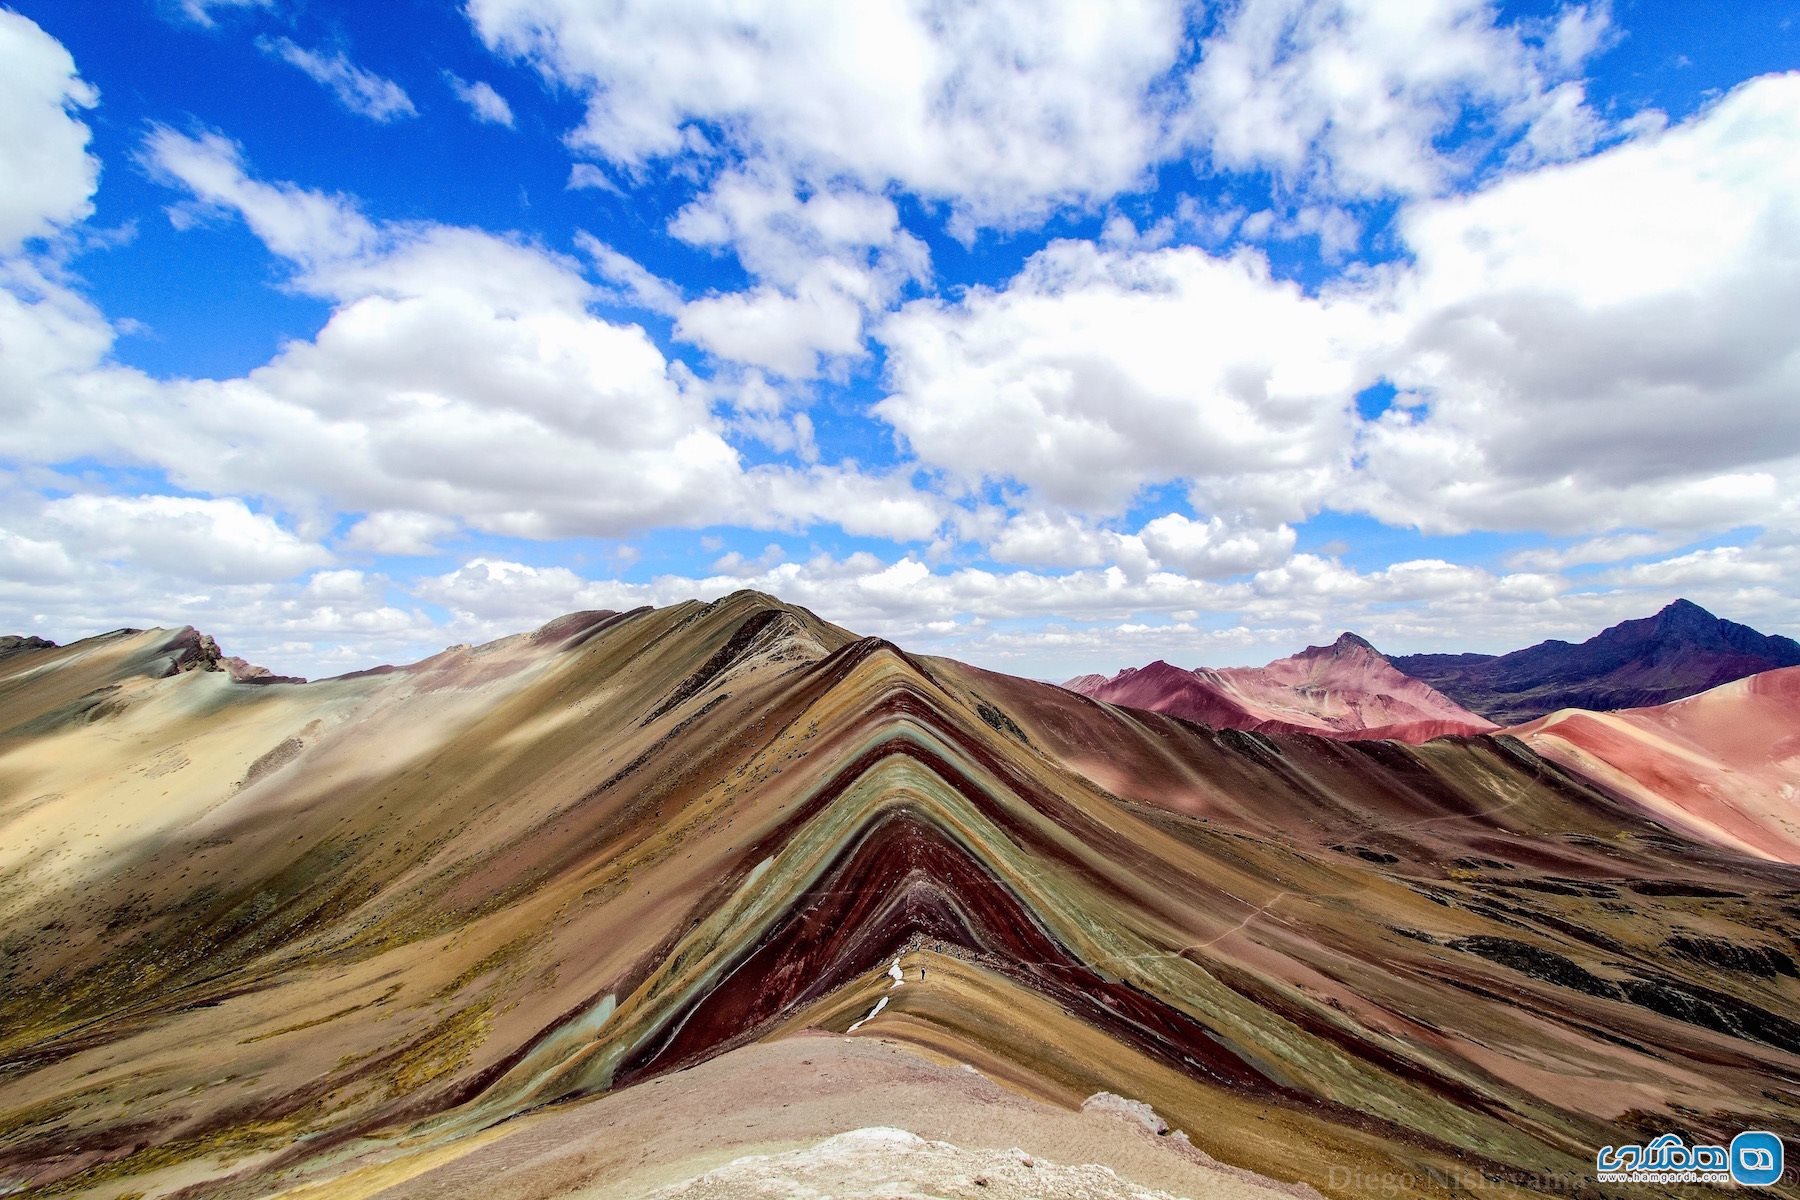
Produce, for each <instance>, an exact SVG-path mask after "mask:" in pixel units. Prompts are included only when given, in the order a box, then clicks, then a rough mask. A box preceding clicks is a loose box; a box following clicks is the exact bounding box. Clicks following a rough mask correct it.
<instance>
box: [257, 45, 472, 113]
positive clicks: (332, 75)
mask: <svg viewBox="0 0 1800 1200" xmlns="http://www.w3.org/2000/svg"><path fill="white" fill-rule="evenodd" d="M256 45H257V47H258V49H260V50H262V52H263V53H265V54H270V55H273V56H275V57H276V58H279V59H281V61H283V62H285V63H287V64H288V65H289V66H292V67H297V68H299V69H300V71H301V72H303V73H304V74H305V75H306V76H307V77H308V78H310V79H311V80H312V81H313V82H314V83H316V84H318V85H319V86H320V87H322V88H324V89H325V90H327V91H329V92H330V93H331V94H332V95H333V96H336V97H337V101H338V103H339V104H342V105H343V106H344V107H345V108H347V109H349V110H350V111H351V112H353V113H358V114H360V115H362V116H365V117H367V118H369V119H370V120H371V121H380V122H383V123H386V122H389V121H396V120H399V119H400V118H401V117H416V116H418V115H419V110H418V109H416V108H414V107H413V102H412V97H411V96H408V95H407V94H406V89H404V88H402V87H401V86H400V85H399V84H397V83H395V82H394V81H393V80H391V79H387V78H384V77H383V76H380V75H377V74H375V73H374V72H372V71H365V70H364V69H363V68H361V67H359V66H357V65H356V64H355V63H353V62H351V61H350V57H349V56H348V55H347V54H345V53H344V52H343V51H342V50H334V51H332V52H331V53H329V54H325V53H322V52H320V51H317V50H308V49H307V48H306V47H304V46H301V45H299V44H297V43H295V42H294V41H293V40H292V39H291V38H285V37H277V38H271V37H259V38H257V39H256ZM495 99H499V97H497V96H496V97H495ZM501 103H502V104H504V103H505V102H504V101H501Z"/></svg>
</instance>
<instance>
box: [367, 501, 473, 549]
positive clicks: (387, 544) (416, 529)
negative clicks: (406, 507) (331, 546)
mask: <svg viewBox="0 0 1800 1200" xmlns="http://www.w3.org/2000/svg"><path fill="white" fill-rule="evenodd" d="M455 530H456V522H455V521H453V520H451V519H450V518H448V517H443V516H439V515H437V514H435V513H421V512H400V511H392V510H390V511H386V512H372V513H370V514H368V515H367V516H365V517H363V518H362V519H361V520H359V521H357V522H356V523H355V524H354V525H352V526H351V527H350V528H349V529H348V530H346V531H345V532H344V543H343V544H344V546H345V547H346V548H347V549H350V550H364V551H367V552H369V553H371V554H436V553H437V552H438V548H437V546H436V545H435V543H436V541H437V539H439V538H441V537H445V536H447V535H448V534H450V533H453V532H455Z"/></svg>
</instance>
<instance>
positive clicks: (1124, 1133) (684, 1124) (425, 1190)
mask: <svg viewBox="0 0 1800 1200" xmlns="http://www.w3.org/2000/svg"><path fill="white" fill-rule="evenodd" d="M1155 1123H1156V1121H1155V1118H1154V1117H1153V1116H1152V1115H1151V1114H1150V1112H1149V1110H1148V1109H1147V1108H1143V1107H1141V1106H1136V1105H1133V1104H1131V1103H1128V1102H1121V1101H1120V1100H1119V1099H1118V1098H1111V1097H1108V1098H1103V1099H1097V1100H1094V1101H1090V1102H1089V1103H1088V1104H1087V1105H1085V1106H1084V1107H1083V1108H1082V1109H1080V1110H1075V1111H1071V1110H1069V1109H1067V1108H1063V1107H1060V1106H1057V1105H1053V1104H1049V1103H1046V1102H1043V1101H1040V1100H1036V1099H1033V1098H1031V1097H1028V1096H1025V1095H1022V1094H1020V1093H1018V1092H1015V1091H1013V1090H1011V1089H1009V1088H1007V1087H1004V1086H1002V1085H1000V1084H998V1083H996V1082H994V1081H993V1080H992V1079H990V1078H988V1077H987V1076H986V1075H984V1074H982V1073H981V1072H979V1071H977V1070H975V1069H974V1068H973V1067H971V1066H969V1065H967V1064H960V1063H953V1062H949V1061H946V1060H941V1059H939V1058H938V1057H937V1056H935V1055H930V1054H928V1053H925V1052H921V1051H919V1050H917V1049H914V1048H912V1047H909V1046H904V1045H901V1044H898V1043H896V1042H894V1041H890V1040H888V1039H884V1038H880V1037H869V1036H858V1037H841V1036H838V1035H834V1034H824V1033H803V1034H799V1035H797V1036H793V1037H788V1038H783V1039H781V1040H779V1041H776V1042H768V1043H761V1044H757V1045H752V1046H746V1047H744V1048H742V1049H739V1050H734V1051H732V1052H731V1053H729V1054H725V1055H722V1056H720V1057H719V1058H716V1059H713V1060H712V1061H710V1062H706V1063H703V1064H701V1065H699V1066H697V1067H693V1068H691V1069H689V1070H686V1071H680V1072H677V1073H675V1074H673V1075H670V1076H667V1077H665V1078H663V1079H658V1080H655V1081H652V1082H650V1083H647V1084H645V1085H643V1086H641V1087H638V1088H633V1089H631V1090H629V1091H628V1092H624V1093H620V1094H616V1095H611V1096H605V1097H601V1098H600V1099H597V1100H592V1101H587V1102H584V1103H580V1104H575V1105H570V1106H567V1107H565V1108H562V1109H560V1110H555V1111H551V1112H548V1113H545V1114H542V1115H539V1116H534V1117H530V1118H526V1119H524V1120H520V1121H516V1122H512V1123H509V1124H508V1125H504V1126H501V1127H499V1128H497V1129H495V1130H491V1131H489V1132H487V1133H486V1134H483V1135H480V1136H478V1137H476V1138H472V1139H469V1140H467V1141H465V1142H462V1143H459V1144H457V1145H455V1146H451V1147H436V1148H421V1149H420V1150H418V1151H417V1152H415V1153H412V1154H407V1155H403V1156H401V1157H397V1158H393V1159H390V1160H388V1161H384V1162H381V1163H378V1164H372V1165H369V1166H366V1167H362V1168H360V1169H354V1170H352V1171H350V1172H348V1173H347V1174H346V1175H345V1176H343V1177H342V1178H340V1179H338V1180H335V1181H333V1182H331V1183H328V1184H323V1185H317V1186H309V1187H301V1188H296V1189H292V1190H289V1191H286V1192H283V1193H281V1194H282V1195H283V1196H285V1197H291V1198H293V1200H362V1198H363V1197H376V1196H379V1197H382V1198H383V1200H426V1198H428V1197H442V1198H444V1200H455V1198H458V1197H468V1198H470V1200H523V1198H524V1197H580V1198H581V1200H626V1198H628V1197H641V1196H656V1197H658V1198H659V1200H661V1198H665V1197H666V1198H669V1200H674V1198H677V1197H679V1198H680V1200H702V1198H708V1200H710V1198H712V1197H721V1198H722V1197H733V1196H752V1197H760V1196H782V1197H790V1196H818V1197H824V1196H841V1197H860V1196H869V1197H877V1196H879V1197H893V1196H946V1197H950V1196H955V1197H962V1196H983V1197H1033V1196H1035V1197H1068V1198H1070V1200H1089V1198H1092V1200H1110V1198H1112V1197H1120V1198H1124V1197H1147V1198H1151V1200H1161V1198H1162V1197H1163V1196H1186V1197H1192V1198H1194V1200H1215V1198H1216V1200H1253V1198H1257V1200H1263V1198H1273V1197H1295V1196H1299V1197H1308V1196H1317V1195H1318V1193H1316V1192H1314V1191H1313V1190H1312V1189H1311V1188H1308V1187H1305V1186H1303V1185H1291V1184H1282V1183H1278V1182H1276V1181H1274V1180H1269V1179H1264V1178H1262V1177H1260V1176H1256V1175H1253V1174H1251V1173H1249V1172H1245V1171H1240V1170H1236V1169H1234V1168H1231V1167H1227V1166H1224V1165H1223V1164H1220V1163H1218V1162H1216V1161H1214V1160H1213V1159H1211V1158H1209V1157H1208V1156H1206V1155H1205V1154H1203V1153H1201V1152H1200V1151H1198V1150H1196V1149H1194V1148H1193V1147H1192V1146H1191V1145H1189V1144H1188V1141H1187V1138H1186V1136H1185V1134H1183V1133H1182V1132H1180V1131H1174V1130H1169V1131H1168V1132H1166V1133H1164V1134H1162V1135H1159V1134H1157V1133H1156V1132H1154V1131H1153V1129H1152V1125H1154V1124H1155ZM1164 1128H1165V1129H1166V1126H1165V1127H1164Z"/></svg>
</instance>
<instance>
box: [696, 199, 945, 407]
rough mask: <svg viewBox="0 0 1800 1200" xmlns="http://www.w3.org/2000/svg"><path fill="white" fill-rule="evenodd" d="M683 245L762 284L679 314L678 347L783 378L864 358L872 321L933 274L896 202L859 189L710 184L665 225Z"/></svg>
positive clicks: (801, 376) (720, 295)
mask: <svg viewBox="0 0 1800 1200" xmlns="http://www.w3.org/2000/svg"><path fill="white" fill-rule="evenodd" d="M669 232H670V233H672V234H673V235H674V236H676V237H677V238H680V239H681V240H682V241H684V242H687V243H689V244H690V245H695V246H701V247H707V248H724V247H727V246H729V247H730V248H731V249H732V250H733V251H734V252H735V253H736V255H737V257H738V260H739V261H740V262H742V263H743V265H744V268H745V269H746V270H747V271H749V272H750V274H751V275H752V276H754V277H755V278H756V279H757V280H758V282H757V284H756V286H754V287H752V288H750V289H748V290H745V291H739V292H725V293H715V294H712V295H708V296H703V297H699V298H697V299H695V300H692V301H690V302H688V303H686V304H685V305H683V306H682V307H681V308H680V310H679V311H678V312H677V314H676V315H677V320H676V326H675V333H676V336H677V337H680V338H682V339H683V340H685V341H688V342H692V343H693V344H695V345H697V346H700V347H702V348H704V349H705V350H707V351H709V352H710V353H712V354H714V355H715V356H717V357H719V358H722V359H725V360H728V361H730V362H733V363H739V364H744V365H748V366H754V367H760V368H763V369H766V370H768V371H772V372H775V373H776V374H779V375H784V376H787V377H789V378H796V379H805V378H810V377H812V376H814V375H816V374H818V372H819V369H820V359H821V358H825V359H849V358H854V357H857V356H859V355H860V354H861V353H862V348H863V326H864V322H865V320H866V318H867V316H868V314H870V313H872V312H878V311H881V310H883V309H885V308H886V307H887V306H888V305H889V304H890V303H891V302H892V301H893V300H894V299H895V298H896V297H897V296H898V295H899V294H900V292H901V290H902V289H903V288H904V287H905V286H906V285H907V284H909V283H912V282H915V281H922V280H924V279H925V278H926V277H927V276H928V275H929V273H930V253H929V252H928V251H927V250H926V248H925V244H924V243H923V242H922V241H920V240H919V239H918V238H917V237H915V236H913V235H912V234H910V233H908V232H906V231H905V230H904V229H902V228H901V226H900V214H899V211H898V210H897V209H896V208H895V206H894V203H893V201H892V200H889V199H888V198H887V197H885V196H879V195H874V194H871V193H869V192H866V191H863V190H861V189H860V188H857V187H854V186H846V185H837V186H831V187H824V188H817V189H813V188H807V187H805V186H803V185H801V184H800V183H798V182H796V181H795V180H794V179H792V178H791V177H785V176H783V175H781V174H780V173H778V172H775V171H773V170H771V169H767V168H765V169H762V170H756V171H752V170H745V169H740V170H734V171H730V172H727V173H725V174H724V175H722V176H720V177H719V178H718V179H716V180H714V181H713V183H712V185H711V186H710V187H709V188H708V189H707V190H706V191H705V192H704V193H703V194H702V195H701V196H699V197H698V198H697V199H695V200H694V201H693V202H692V203H690V204H688V205H687V206H685V207H684V208H683V209H682V210H681V211H680V212H678V213H677V214H676V215H675V218H674V219H673V220H672V221H671V222H670V223H669Z"/></svg>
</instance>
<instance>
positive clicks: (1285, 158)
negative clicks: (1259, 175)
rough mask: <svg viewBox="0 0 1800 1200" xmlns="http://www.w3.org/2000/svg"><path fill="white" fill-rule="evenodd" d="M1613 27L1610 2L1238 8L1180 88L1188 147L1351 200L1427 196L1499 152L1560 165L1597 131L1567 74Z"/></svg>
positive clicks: (1302, 1) (1300, 3) (1337, 2)
mask: <svg viewBox="0 0 1800 1200" xmlns="http://www.w3.org/2000/svg"><path fill="white" fill-rule="evenodd" d="M1608 24H1609V21H1608V14H1607V11H1606V8H1605V6H1604V5H1603V4H1601V5H1593V6H1585V5H1572V6H1569V7H1566V8H1563V9H1561V10H1560V11H1559V13H1558V14H1557V16H1556V17H1555V19H1553V20H1537V21H1528V20H1518V21H1514V22H1512V23H1502V22H1501V21H1500V18H1499V14H1498V12H1497V11H1496V9H1495V7H1494V6H1493V5H1492V4H1491V3H1489V2H1488V0H1416V2H1413V3H1406V4H1393V3H1383V2H1382V0H1239V3H1237V4H1236V5H1234V6H1233V7H1231V8H1230V9H1228V10H1227V11H1226V13H1225V15H1224V17H1223V19H1222V21H1221V26H1220V28H1219V29H1218V31H1217V32H1215V33H1214V34H1213V35H1212V36H1211V37H1209V38H1208V39H1207V40H1206V42H1205V43H1204V44H1203V45H1202V47H1201V54H1200V61H1199V64H1198V65H1197V66H1196V67H1195V69H1194V71H1193V73H1192V76H1191V77H1190V79H1189V81H1188V85H1189V94H1190V99H1191V107H1190V108H1189V110H1188V111H1187V113H1186V121H1187V123H1188V129H1189V136H1190V137H1191V138H1192V139H1193V140H1194V141H1195V142H1196V143H1197V144H1199V145H1200V146H1202V147H1204V149H1205V150H1206V152H1207V154H1208V156H1209V157H1210V159H1211V161H1212V162H1213V163H1214V164H1216V165H1218V166H1221V167H1226V168H1231V169H1267V170H1271V171H1273V172H1275V173H1277V174H1278V175H1280V176H1281V177H1283V178H1284V179H1286V180H1287V181H1289V182H1290V183H1291V184H1294V185H1297V186H1300V187H1303V188H1305V189H1307V190H1309V191H1314V192H1317V193H1321V194H1324V195H1328V196H1332V195H1335V196H1347V197H1355V198H1367V197H1374V196H1381V195H1387V194H1400V195H1413V194H1431V193H1435V192H1438V191H1440V190H1442V189H1444V188H1445V187H1446V186H1447V185H1449V184H1451V183H1453V182H1455V181H1457V180H1459V179H1461V178H1464V177H1466V176H1467V175H1469V174H1470V173H1471V172H1472V171H1474V170H1475V169H1476V168H1478V167H1480V166H1481V165H1483V160H1484V159H1485V158H1486V157H1487V156H1488V155H1490V154H1493V153H1495V152H1497V151H1505V150H1510V151H1511V157H1512V159H1513V160H1514V161H1515V162H1518V161H1521V160H1523V161H1546V160H1557V159H1563V158H1569V157H1572V156H1574V155H1576V154H1580V153H1582V152H1584V151H1586V150H1588V149H1589V148H1590V147H1592V146H1593V145H1594V143H1595V142H1596V141H1597V140H1598V139H1599V138H1600V136H1601V135H1602V133H1603V125H1602V122H1601V120H1600V118H1599V117H1598V116H1597V115H1596V114H1595V113H1594V112H1593V110H1592V109H1591V107H1590V106H1589V105H1588V103H1587V99H1586V96H1585V93H1584V89H1583V87H1582V84H1581V82H1580V81H1579V79H1578V78H1576V77H1575V76H1577V75H1578V73H1579V71H1580V70H1581V68H1582V65H1583V63H1584V62H1585V61H1586V59H1587V58H1588V57H1589V56H1590V55H1591V54H1593V53H1594V51H1595V50H1596V49H1598V48H1599V47H1600V46H1601V45H1602V43H1603V41H1604V40H1605V38H1606V35H1607V28H1608ZM1482 127H1488V128H1491V130H1492V132H1491V133H1490V134H1489V135H1488V137H1489V139H1490V140H1489V141H1488V142H1487V143H1485V144H1484V143H1483V141H1482V139H1481V137H1480V135H1478V134H1477V135H1476V136H1475V137H1474V139H1473V140H1471V139H1470V136H1469V135H1470V133H1471V131H1472V130H1474V129H1479V128H1482ZM1453 132H1455V133H1458V134H1459V135H1461V136H1459V138H1458V140H1457V144H1456V146H1455V148H1454V149H1451V148H1448V147H1447V146H1446V145H1445V144H1444V143H1445V142H1446V140H1447V139H1448V137H1449V135H1450V134H1452V133H1453Z"/></svg>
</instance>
